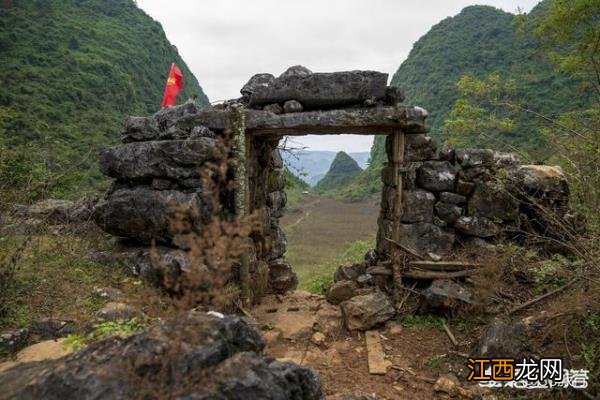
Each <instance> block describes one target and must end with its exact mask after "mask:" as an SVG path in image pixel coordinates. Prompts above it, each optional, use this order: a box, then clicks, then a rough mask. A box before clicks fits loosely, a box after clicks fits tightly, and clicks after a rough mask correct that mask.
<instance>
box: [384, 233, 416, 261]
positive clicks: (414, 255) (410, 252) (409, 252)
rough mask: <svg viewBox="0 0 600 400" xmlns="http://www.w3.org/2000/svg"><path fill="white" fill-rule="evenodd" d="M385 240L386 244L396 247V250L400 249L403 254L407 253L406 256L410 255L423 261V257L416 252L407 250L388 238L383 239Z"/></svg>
mask: <svg viewBox="0 0 600 400" xmlns="http://www.w3.org/2000/svg"><path fill="white" fill-rule="evenodd" d="M384 239H385V240H387V241H388V242H390V243H392V244H394V245H396V246H398V248H400V249H401V250H404V251H405V252H407V253H408V254H410V255H411V256H413V257H416V258H418V259H419V260H425V258H424V257H422V256H420V255H419V254H418V253H417V252H416V251H414V250H412V249H409V248H408V247H406V246H404V245H401V244H400V243H398V242H396V241H395V240H392V239H390V238H386V237H384Z"/></svg>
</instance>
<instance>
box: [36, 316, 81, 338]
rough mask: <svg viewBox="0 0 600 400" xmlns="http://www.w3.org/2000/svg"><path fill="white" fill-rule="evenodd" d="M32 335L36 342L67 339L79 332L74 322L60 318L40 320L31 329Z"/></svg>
mask: <svg viewBox="0 0 600 400" xmlns="http://www.w3.org/2000/svg"><path fill="white" fill-rule="evenodd" d="M29 330H30V333H31V335H32V336H34V337H35V339H36V340H46V339H56V338H60V337H65V336H67V335H69V334H71V333H75V332H76V331H77V324H76V322H75V321H74V320H70V319H58V318H47V317H46V318H39V319H36V320H35V321H33V322H32V323H31V325H30V327H29Z"/></svg>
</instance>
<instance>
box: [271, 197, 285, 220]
mask: <svg viewBox="0 0 600 400" xmlns="http://www.w3.org/2000/svg"><path fill="white" fill-rule="evenodd" d="M286 202H287V197H286V194H285V192H283V191H281V192H271V193H269V195H268V196H267V206H269V208H270V209H271V215H272V216H273V217H275V218H281V217H282V216H283V209H284V208H285V203H286Z"/></svg>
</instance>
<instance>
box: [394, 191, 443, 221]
mask: <svg viewBox="0 0 600 400" xmlns="http://www.w3.org/2000/svg"><path fill="white" fill-rule="evenodd" d="M434 203H435V196H434V195H433V193H431V192H427V191H425V190H407V191H404V192H403V199H402V219H401V221H402V222H404V223H412V222H432V221H433V205H434Z"/></svg>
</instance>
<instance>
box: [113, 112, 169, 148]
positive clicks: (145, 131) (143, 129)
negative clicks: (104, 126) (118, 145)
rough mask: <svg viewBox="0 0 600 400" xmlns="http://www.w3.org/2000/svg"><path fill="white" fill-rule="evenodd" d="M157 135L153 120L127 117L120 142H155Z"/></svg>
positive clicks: (156, 124) (156, 126)
mask: <svg viewBox="0 0 600 400" xmlns="http://www.w3.org/2000/svg"><path fill="white" fill-rule="evenodd" d="M159 134H160V131H159V129H158V123H157V122H156V120H155V119H154V118H146V117H128V118H127V119H126V120H125V128H124V130H123V132H122V133H121V141H122V142H123V143H129V142H144V141H147V140H156V139H158V136H159Z"/></svg>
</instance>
